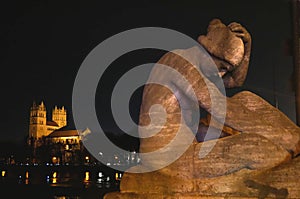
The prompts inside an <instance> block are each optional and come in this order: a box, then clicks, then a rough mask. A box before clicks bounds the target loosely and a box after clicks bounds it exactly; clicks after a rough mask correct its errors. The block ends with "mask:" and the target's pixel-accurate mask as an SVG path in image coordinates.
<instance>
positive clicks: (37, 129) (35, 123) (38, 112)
mask: <svg viewBox="0 0 300 199" xmlns="http://www.w3.org/2000/svg"><path fill="white" fill-rule="evenodd" d="M66 125H67V111H66V109H65V108H64V107H62V108H57V106H55V108H54V109H53V110H52V120H50V121H48V120H47V112H46V107H45V105H44V103H43V102H41V104H39V105H37V104H36V103H35V102H34V103H33V105H32V107H31V109H30V120H29V138H34V139H39V138H42V137H43V136H48V135H50V134H51V133H52V132H53V131H55V130H57V129H60V128H62V127H64V126H66Z"/></svg>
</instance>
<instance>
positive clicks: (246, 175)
mask: <svg viewBox="0 0 300 199" xmlns="http://www.w3.org/2000/svg"><path fill="white" fill-rule="evenodd" d="M220 38H222V39H220ZM222 41H223V42H222ZM199 42H200V43H202V44H203V46H204V47H205V49H206V50H207V51H208V52H209V54H210V55H212V60H213V61H214V63H215V64H216V65H217V68H218V71H217V72H216V71H214V70H211V68H209V67H210V66H211V65H210V62H211V60H209V58H208V57H207V56H203V54H201V51H199V49H198V47H193V48H190V49H186V50H176V51H174V52H169V53H167V54H165V55H164V56H163V57H162V58H161V59H160V60H159V61H158V64H164V65H167V66H170V67H172V68H173V69H175V70H176V71H178V72H179V73H180V74H181V75H182V76H183V77H184V78H185V79H186V80H187V81H188V83H189V85H190V86H186V84H184V83H183V80H181V79H176V78H175V80H176V81H174V76H175V73H174V74H173V73H170V72H169V71H165V70H162V68H160V67H159V66H158V65H157V66H154V68H153V71H152V73H151V75H150V78H149V80H150V82H151V79H152V78H154V79H159V80H161V81H162V82H164V85H166V86H162V85H158V84H148V85H146V86H145V88H144V93H143V99H142V105H141V109H140V125H141V126H143V127H146V128H141V129H140V130H139V133H140V136H141V137H145V136H147V135H150V134H151V132H157V131H158V133H156V134H154V135H153V136H151V137H147V138H141V139H140V141H141V142H140V152H141V153H144V154H145V153H151V152H153V151H158V150H160V149H161V148H163V147H165V146H169V145H168V144H169V143H172V144H173V145H172V146H169V147H167V149H166V150H164V151H162V152H161V153H158V154H156V155H153V156H147V155H143V154H141V163H140V164H139V165H137V166H135V167H133V168H130V169H129V170H128V171H126V172H125V173H124V175H123V178H122V180H121V185H120V192H115V193H109V194H107V195H106V196H105V199H110V198H120V199H121V198H122V199H124V198H125V199H126V198H140V199H142V198H143V199H152V198H155V199H156V198H164V199H165V198H216V199H217V198H228V197H230V198H267V197H270V198H275V197H276V198H300V191H299V190H300V189H299V188H298V185H297V180H298V178H299V177H300V168H299V167H300V164H299V163H300V161H299V157H298V158H295V157H296V156H297V155H298V154H299V153H300V129H299V127H298V126H296V125H295V124H294V123H293V122H292V121H291V120H290V119H289V118H288V117H286V116H285V115H284V114H283V113H282V112H280V111H279V110H278V109H276V108H274V107H273V106H272V105H270V104H269V103H268V102H266V101H265V100H263V99H262V98H260V97H259V96H257V95H255V94H253V93H251V92H248V91H244V92H240V93H238V94H236V95H234V96H233V97H230V98H228V97H226V96H224V95H223V94H222V93H221V92H220V90H219V89H218V87H217V84H218V82H213V81H212V79H213V77H214V76H216V75H220V76H221V77H222V80H223V81H224V84H225V86H226V87H228V88H231V87H235V86H240V85H241V84H242V83H243V82H244V80H245V77H246V74H247V70H248V64H249V56H250V48H251V37H250V35H249V33H248V32H247V31H246V30H245V28H243V27H242V26H241V25H240V24H238V23H231V24H229V25H228V26H225V25H224V24H222V23H221V21H220V20H213V21H212V22H211V23H210V25H209V28H208V34H207V35H206V36H200V37H199ZM199 52H200V53H199ZM182 56H183V57H185V58H186V57H188V58H189V61H190V62H188V61H187V60H186V59H184V58H183V57H182ZM217 73H219V74H217ZM172 89H173V90H172ZM192 90H193V91H194V93H195V96H196V100H194V99H193V98H192V97H191V95H192V94H191V91H192ZM212 98H213V99H215V101H214V106H217V108H216V109H214V112H213V113H212V102H211V99H212ZM224 102H226V119H225V127H223V125H222V124H219V121H220V117H221V115H222V109H221V108H218V107H221V106H222V105H224ZM157 104H159V105H160V108H163V109H164V112H161V111H160V108H159V107H156V106H155V107H154V105H157ZM198 106H200V107H201V108H203V109H205V110H206V111H207V112H208V113H210V114H211V117H212V118H211V121H212V122H213V123H214V127H215V128H219V129H229V130H228V132H234V134H233V135H232V136H227V137H224V138H220V139H218V140H217V141H216V140H210V141H205V142H202V143H198V142H197V141H196V139H195V134H196V132H197V127H198V126H199V121H196V122H195V121H194V119H193V114H195V110H197V107H198ZM153 107H154V108H153ZM196 113H199V112H196ZM158 124H159V125H158ZM230 129H234V130H230ZM178 132H180V133H178ZM191 139H192V140H193V142H192V143H191V144H189V147H188V148H187V149H186V150H185V152H184V153H183V154H182V155H180V156H179V158H178V159H176V158H175V159H174V160H175V161H173V162H172V163H171V164H169V165H167V166H164V167H162V168H159V166H160V165H163V164H165V163H166V160H168V159H172V158H173V156H174V157H176V155H178V154H180V151H181V150H182V149H184V147H185V146H186V143H188V142H189V141H190V140H191ZM212 143H213V144H214V143H215V145H214V147H213V148H211V147H210V144H212ZM206 150H207V152H209V153H207V155H206V156H204V157H202V156H201V157H200V151H206ZM153 168H159V169H157V170H155V169H154V170H153V171H152V170H151V169H153ZM147 169H149V170H151V172H143V171H145V170H147ZM295 169H298V171H295ZM139 171H140V172H141V173H139ZM286 181H288V183H286ZM295 187H296V188H295Z"/></svg>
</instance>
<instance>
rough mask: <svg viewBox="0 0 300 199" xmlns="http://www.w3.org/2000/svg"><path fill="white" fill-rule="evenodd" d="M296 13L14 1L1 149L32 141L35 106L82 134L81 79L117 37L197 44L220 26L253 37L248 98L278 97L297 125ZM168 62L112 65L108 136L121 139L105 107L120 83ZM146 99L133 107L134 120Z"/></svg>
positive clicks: (222, 4) (270, 8)
mask: <svg viewBox="0 0 300 199" xmlns="http://www.w3.org/2000/svg"><path fill="white" fill-rule="evenodd" d="M104 2H105V3H104ZM290 11H291V7H290V4H289V0H276V1H271V0H269V1H241V0H228V1H220V0H208V1H199V0H197V1H196V0H194V1H178V0H175V1H174V0H162V1H146V0H140V1H99V0H98V1H80V2H79V1H68V0H66V1H65V0H64V1H37V0H26V1H24V0H20V1H16V0H11V1H6V3H2V5H1V12H0V15H1V17H0V20H1V31H0V43H1V45H0V51H1V53H0V56H1V58H0V64H1V69H2V72H1V79H0V85H1V110H2V111H1V112H2V113H1V114H0V117H1V118H0V124H1V132H0V141H7V140H12V141H21V140H22V139H23V138H24V137H25V136H26V135H27V134H28V124H29V110H30V107H31V105H32V102H33V101H34V100H35V101H36V102H37V103H39V102H40V101H41V100H43V101H44V103H45V105H46V108H47V110H48V113H50V111H51V110H52V108H53V107H54V106H55V105H58V106H65V107H66V109H67V111H68V115H69V118H68V122H69V124H70V125H69V128H75V127H74V125H73V120H72V115H71V114H72V112H71V111H72V110H71V109H72V89H73V83H74V80H75V77H76V74H77V71H78V69H79V67H80V65H81V63H82V61H83V60H84V59H85V57H86V56H87V55H88V54H89V52H90V51H91V50H92V49H93V48H94V47H96V46H97V45H98V44H99V43H101V42H102V41H104V40H105V39H107V38H109V37H110V36H113V35H115V34H117V33H119V32H121V31H125V30H129V29H132V28H138V27H146V26H155V27H164V28H170V29H173V30H177V31H179V32H182V33H184V34H186V35H188V36H190V37H192V38H194V39H197V37H198V36H199V35H200V34H205V32H206V28H207V25H208V23H209V21H210V20H211V19H213V18H219V19H221V20H222V21H223V22H224V23H225V24H228V23H230V22H232V21H236V22H239V23H241V24H242V25H244V26H245V27H246V28H247V29H248V31H249V32H250V33H251V35H252V42H253V43H252V55H251V62H250V67H249V72H248V76H247V79H246V82H245V84H244V86H243V87H242V88H241V90H243V89H244V90H251V91H253V92H254V93H256V94H258V95H260V96H262V97H263V98H265V99H266V100H267V101H269V102H270V103H271V104H273V105H274V104H275V96H277V99H278V107H279V109H280V110H282V111H283V112H284V113H285V114H286V115H287V116H288V117H290V118H291V119H292V120H293V121H295V105H294V103H295V100H294V92H293V90H292V82H291V76H292V71H293V62H292V57H291V56H290V55H288V54H287V53H286V52H287V50H286V44H287V43H288V41H289V40H290V39H292V34H291V31H292V21H291V19H292V17H291V12H290ZM162 54H163V52H161V51H155V50H152V51H151V50H150V51H142V50H141V51H138V52H134V53H130V54H128V55H124V56H122V57H120V59H118V60H116V62H115V63H114V64H112V66H111V70H110V74H108V76H107V77H106V78H104V80H103V81H104V83H103V85H104V86H102V92H101V94H97V96H96V100H97V101H98V102H99V103H97V104H96V107H97V112H98V114H105V115H108V117H105V118H107V121H101V123H103V124H104V126H105V127H104V128H105V129H106V130H107V131H118V130H117V127H115V125H114V123H113V122H112V121H111V120H110V117H109V110H108V109H107V104H105V103H107V101H109V96H110V91H111V88H112V85H113V82H114V81H116V80H117V79H118V77H120V76H122V73H124V72H126V70H128V69H129V68H130V67H131V68H132V67H134V66H136V65H138V64H143V63H147V62H150V61H152V62H155V61H157V60H158V59H159V57H160V56H161V55H162ZM139 96H140V95H139V94H137V95H136V99H135V100H133V103H132V105H131V108H132V109H133V110H132V115H133V117H134V118H136V117H137V115H138V108H139ZM108 105H109V104H108ZM48 117H49V119H50V114H49V115H48Z"/></svg>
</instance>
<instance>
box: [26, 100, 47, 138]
mask: <svg viewBox="0 0 300 199" xmlns="http://www.w3.org/2000/svg"><path fill="white" fill-rule="evenodd" d="M46 123H47V118H46V107H45V105H44V103H43V102H41V104H40V105H36V104H35V102H34V103H33V105H32V107H31V109H30V121H29V137H30V138H31V137H33V138H41V137H42V136H46V134H47V127H46Z"/></svg>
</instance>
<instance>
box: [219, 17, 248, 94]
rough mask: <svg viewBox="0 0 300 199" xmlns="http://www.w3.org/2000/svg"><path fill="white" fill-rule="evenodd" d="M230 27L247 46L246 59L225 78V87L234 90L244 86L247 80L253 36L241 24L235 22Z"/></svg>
mask: <svg viewBox="0 0 300 199" xmlns="http://www.w3.org/2000/svg"><path fill="white" fill-rule="evenodd" d="M228 27H229V28H230V29H231V31H232V32H233V33H235V35H236V36H237V37H240V38H241V39H242V40H243V42H244V46H245V52H244V58H243V60H242V61H241V63H240V64H239V66H237V67H235V69H234V70H232V71H230V72H228V73H227V74H225V75H224V76H223V81H224V84H225V86H226V87H227V88H233V87H239V86H242V85H243V83H244V81H245V79H246V75H247V72H248V66H249V60H250V54H251V35H250V34H249V32H248V31H247V30H246V29H245V28H244V27H243V26H242V25H241V24H239V23H236V22H233V23H231V24H229V25H228Z"/></svg>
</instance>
